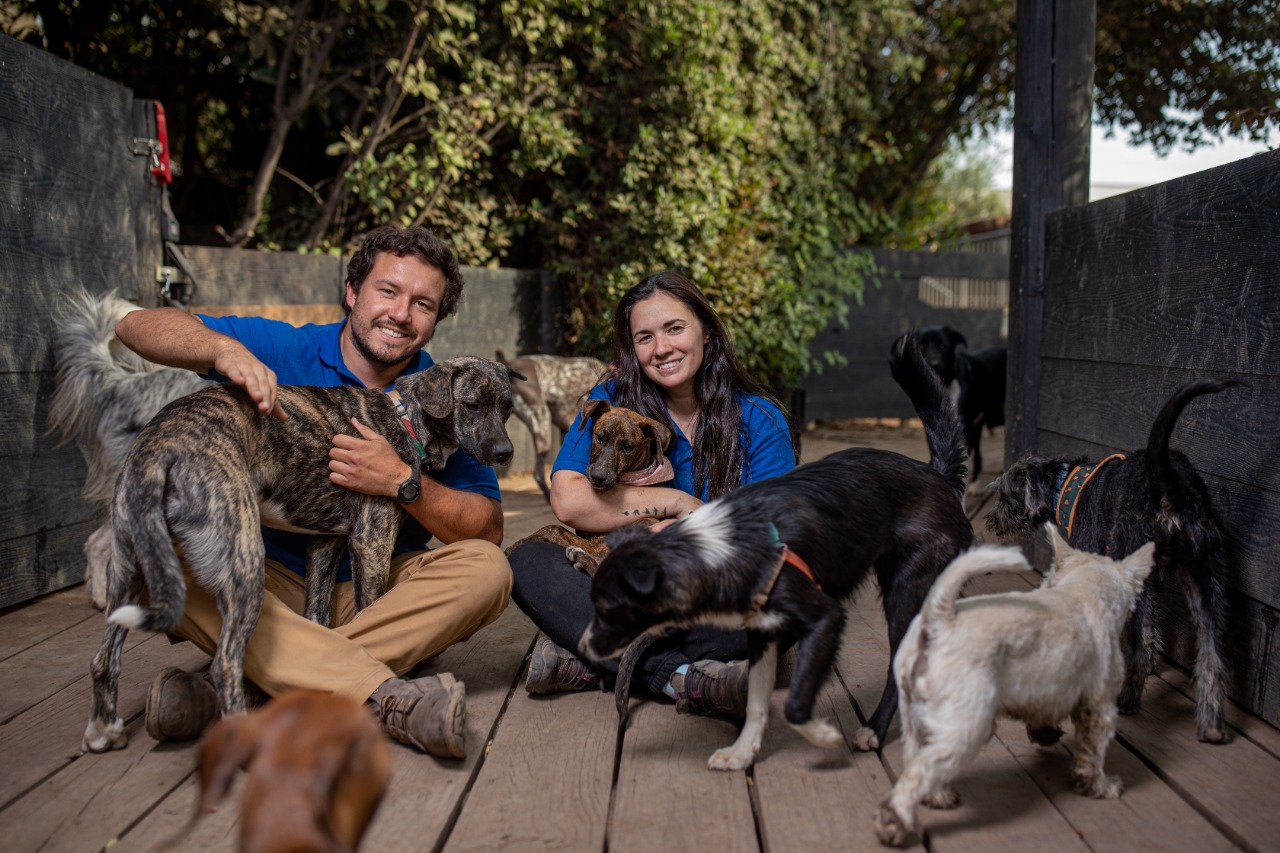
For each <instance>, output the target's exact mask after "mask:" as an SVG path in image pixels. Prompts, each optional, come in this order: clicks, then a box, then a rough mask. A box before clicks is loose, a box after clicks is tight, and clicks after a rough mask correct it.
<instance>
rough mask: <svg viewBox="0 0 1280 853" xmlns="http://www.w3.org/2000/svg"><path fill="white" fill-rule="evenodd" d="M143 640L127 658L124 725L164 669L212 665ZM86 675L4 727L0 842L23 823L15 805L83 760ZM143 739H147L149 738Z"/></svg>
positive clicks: (198, 655) (179, 648)
mask: <svg viewBox="0 0 1280 853" xmlns="http://www.w3.org/2000/svg"><path fill="white" fill-rule="evenodd" d="M143 636H144V637H145V639H143V640H142V641H141V642H139V643H138V644H137V645H135V646H134V647H133V648H131V649H129V651H128V653H126V654H125V656H124V665H123V667H122V669H121V673H120V694H119V695H120V698H119V704H118V712H119V714H120V716H121V717H122V718H124V719H125V720H126V721H130V720H133V719H134V718H135V717H139V715H141V713H142V709H143V706H144V705H145V703H146V695H147V688H148V687H150V686H151V682H152V681H153V680H154V679H155V676H156V673H157V672H159V670H160V669H161V668H163V667H165V666H179V667H183V668H185V669H195V668H197V667H199V666H202V665H204V664H205V663H206V662H207V661H208V656H207V655H205V654H204V653H203V652H201V651H200V650H199V649H197V648H196V647H195V646H193V645H191V644H190V643H182V644H179V645H176V646H175V645H172V644H170V643H169V641H168V640H167V639H166V638H164V637H161V636H149V637H147V636H145V635H143ZM86 651H87V656H86V657H83V658H78V659H77V660H76V661H74V662H69V663H68V665H69V666H73V667H75V668H79V667H81V666H82V665H85V664H87V662H88V660H89V658H90V657H91V656H92V654H93V649H88V650H86ZM82 661H83V662H84V663H82ZM82 672H83V673H84V674H83V675H81V676H80V677H79V678H78V679H77V680H76V681H75V682H74V683H73V684H72V685H71V686H69V687H67V688H65V689H63V690H60V691H58V692H57V693H55V694H54V695H53V696H50V697H49V698H48V699H45V700H44V701H43V702H41V703H39V704H38V705H35V706H33V707H32V708H30V709H29V710H27V711H25V712H23V713H21V714H19V715H18V716H17V717H14V718H13V719H12V720H9V721H8V722H7V723H6V724H5V725H3V726H0V755H3V756H5V757H6V761H5V772H4V773H3V774H0V808H3V811H0V837H3V836H4V834H5V830H4V826H5V825H7V824H10V822H15V823H16V822H19V821H21V820H22V819H23V818H22V815H21V814H20V813H18V814H15V813H14V809H12V808H10V807H9V804H11V801H12V800H14V799H15V798H17V797H21V796H24V795H25V794H26V793H28V792H29V791H30V790H31V789H32V788H33V787H34V786H36V785H38V784H41V783H42V780H45V779H46V778H49V777H51V776H53V775H55V774H57V773H58V772H60V771H61V770H63V769H64V768H66V767H67V766H68V765H70V764H74V763H76V762H77V761H79V760H80V759H81V758H83V757H84V756H81V755H80V741H81V738H82V736H83V735H84V727H85V724H86V723H88V722H89V711H90V707H91V699H90V696H91V689H92V688H91V682H90V679H89V673H88V670H87V667H86V668H85V669H84V670H82ZM141 739H142V740H144V741H145V740H147V738H146V737H145V736H144V737H142V738H141ZM124 751H125V752H128V749H127V748H126V750H124ZM66 795H67V796H69V797H70V796H80V797H81V798H82V801H85V802H87V801H88V800H89V799H91V798H92V797H93V796H95V795H96V791H82V792H80V793H79V794H76V795H73V794H71V793H70V792H69V791H68V792H67V793H66ZM117 828H122V827H117Z"/></svg>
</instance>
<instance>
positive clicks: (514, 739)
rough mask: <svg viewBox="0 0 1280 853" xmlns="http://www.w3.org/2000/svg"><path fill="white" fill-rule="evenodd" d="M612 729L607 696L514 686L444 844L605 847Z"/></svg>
mask: <svg viewBox="0 0 1280 853" xmlns="http://www.w3.org/2000/svg"><path fill="white" fill-rule="evenodd" d="M521 673H522V674H523V670H522V671H521ZM570 719H571V720H572V721H573V722H572V726H568V725H567V724H566V721H567V720H570ZM617 731H618V714H617V710H616V709H615V707H614V702H613V694H612V693H604V692H599V691H591V692H586V693H571V694H560V695H556V696H529V695H528V694H527V693H525V691H524V686H523V684H522V683H521V684H520V685H518V686H517V687H516V689H515V691H514V694H513V696H512V697H511V702H510V705H509V706H508V707H507V709H506V712H505V713H504V715H503V719H502V725H501V727H500V728H499V729H498V731H497V733H496V735H495V737H494V739H493V743H492V745H491V746H490V748H489V752H488V754H487V756H486V758H485V763H484V766H483V767H482V768H480V773H479V775H478V776H477V778H476V782H475V785H474V786H473V787H472V789H471V792H470V794H469V795H468V797H467V801H466V805H465V807H464V808H463V810H462V814H461V815H460V817H459V819H458V823H457V825H456V826H455V827H454V829H453V832H452V833H450V835H449V841H448V844H447V845H446V847H445V849H446V850H449V851H463V850H500V849H517V850H529V851H533V850H555V851H560V850H563V851H575V850H581V851H598V850H603V849H605V829H606V827H607V825H608V814H609V799H610V794H611V790H612V785H613V767H614V754H615V752H616V748H617ZM546 804H554V807H552V808H548V807H546ZM566 810H567V811H569V812H570V813H571V814H572V816H573V817H572V819H571V820H566V819H565V812H566Z"/></svg>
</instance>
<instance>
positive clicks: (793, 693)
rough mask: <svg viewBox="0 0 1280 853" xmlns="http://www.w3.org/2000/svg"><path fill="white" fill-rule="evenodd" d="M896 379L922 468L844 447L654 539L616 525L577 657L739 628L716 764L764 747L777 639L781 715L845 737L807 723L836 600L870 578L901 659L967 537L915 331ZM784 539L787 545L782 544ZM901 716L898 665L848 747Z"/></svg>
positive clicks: (960, 488)
mask: <svg viewBox="0 0 1280 853" xmlns="http://www.w3.org/2000/svg"><path fill="white" fill-rule="evenodd" d="M889 364H890V368H891V370H892V373H893V377H894V379H895V380H896V381H897V382H898V384H899V385H900V386H901V387H902V388H903V390H904V391H906V392H907V395H908V396H909V397H910V398H911V402H912V404H913V405H914V406H915V409H916V412H917V413H918V414H919V415H920V418H921V420H922V421H923V422H924V427H925V432H926V435H927V438H928V442H929V451H930V454H931V456H930V461H929V463H928V464H926V463H923V462H918V461H916V460H914V459H910V458H908V457H906V456H902V455H901V454H897V453H892V452H889V451H884V450H873V449H868V448H853V449H849V450H844V451H841V452H838V453H833V454H832V455H830V456H828V457H826V458H825V459H822V460H820V461H818V462H811V463H809V464H807V465H803V466H801V467H799V468H796V469H795V470H793V471H791V472H790V473H788V474H785V475H783V476H781V477H775V478H772V479H769V480H762V481H759V482H756V483H752V484H750V485H747V486H743V487H742V488H740V489H738V490H737V491H734V492H730V493H729V494H728V495H725V496H724V497H722V498H720V499H719V500H716V501H712V502H711V503H708V504H706V505H704V506H702V507H699V508H698V509H697V510H696V511H695V512H693V513H691V514H690V515H689V516H687V517H686V518H684V519H682V520H680V521H678V522H676V523H675V524H673V525H671V526H670V527H667V528H665V529H664V530H662V531H660V532H658V533H650V532H649V531H648V530H647V529H644V528H639V529H637V528H622V529H620V530H618V531H615V532H614V533H612V534H610V536H609V538H608V542H609V546H610V548H611V551H610V553H609V555H608V556H607V557H605V559H604V561H603V562H602V563H601V564H600V567H599V569H598V570H597V572H596V576H595V578H594V580H593V581H592V584H591V598H592V601H593V603H594V606H595V615H594V618H593V619H592V621H591V624H590V625H589V626H588V628H587V630H586V632H585V633H584V634H583V636H582V641H581V643H580V644H579V649H580V650H581V651H582V653H583V654H584V655H585V656H587V657H588V658H591V659H593V660H601V659H606V658H612V657H616V656H617V655H619V654H621V653H622V651H623V650H624V649H625V648H626V647H627V646H628V644H630V643H631V641H632V640H634V639H636V638H637V637H639V636H642V635H645V634H653V633H657V632H660V631H663V630H665V629H667V628H668V627H688V626H691V625H697V624H704V625H718V626H722V627H725V628H745V629H746V631H747V641H748V647H749V649H750V663H751V669H750V675H749V678H748V688H747V692H748V701H747V721H746V725H745V726H744V728H743V729H742V733H741V735H740V736H739V737H738V740H737V742H735V743H734V744H733V746H730V747H727V748H725V749H721V750H718V751H716V752H715V754H713V755H712V756H711V759H710V761H709V762H708V766H709V767H710V768H712V769H715V770H740V769H742V768H744V767H747V766H748V765H750V764H751V763H752V761H754V759H755V756H756V753H757V752H759V749H760V741H761V737H762V735H763V732H764V726H765V721H766V717H767V715H768V708H769V693H770V691H771V690H772V688H773V683H774V678H775V674H776V664H777V650H778V643H779V641H780V640H783V639H792V638H794V639H795V640H796V641H797V642H796V662H795V670H794V673H793V675H792V679H791V689H790V692H789V694H788V696H787V703H786V718H787V722H788V723H790V724H791V725H792V726H793V727H794V728H795V729H796V730H797V731H799V732H800V733H801V734H802V735H803V736H804V737H805V738H806V739H808V740H809V742H810V743H813V744H815V745H818V746H823V747H834V746H838V745H840V744H841V743H843V740H842V738H841V735H840V733H839V731H838V730H837V729H836V728H835V727H834V726H833V725H831V723H829V722H828V721H826V720H822V719H814V718H813V704H814V699H815V696H816V695H817V692H818V689H819V688H820V687H821V686H822V683H823V681H824V680H825V679H826V677H827V675H828V674H829V673H830V671H831V667H832V664H833V662H834V661H835V656H836V652H837V651H838V649H839V647H840V637H841V632H842V630H843V628H844V622H845V611H844V607H843V605H842V601H843V600H844V599H846V598H848V597H849V596H850V595H851V594H852V593H853V592H854V591H855V590H856V589H857V588H858V587H859V586H860V585H861V584H862V583H863V582H864V581H866V580H867V578H869V577H871V576H872V575H874V576H875V578H876V580H877V581H878V582H879V585H880V591H881V595H882V598H883V601H884V611H885V618H886V620H887V621H888V626H889V646H890V650H891V652H892V651H896V650H897V648H898V644H899V642H900V641H901V640H902V637H903V635H904V634H905V633H906V630H907V626H908V625H910V623H911V620H912V618H913V617H914V616H915V615H916V613H917V612H918V611H919V610H920V605H921V603H922V602H923V601H924V598H925V595H926V593H928V591H929V588H930V586H931V585H932V584H933V581H934V579H935V578H937V576H938V575H939V574H940V573H941V572H942V570H943V569H944V568H946V566H947V564H948V563H949V562H951V560H952V559H953V558H954V557H955V556H956V555H957V554H959V553H960V552H962V551H963V550H965V549H966V548H968V547H969V545H970V544H971V543H972V541H973V529H972V527H971V526H970V524H969V519H968V518H967V517H966V516H965V513H964V509H963V507H962V505H961V499H962V498H963V496H964V489H965V465H964V462H965V447H964V431H963V429H962V427H961V424H960V420H959V418H957V417H956V414H955V410H954V409H953V408H952V406H951V401H950V400H949V399H948V398H947V395H946V392H945V391H944V390H943V387H942V384H941V383H940V382H939V381H938V378H937V376H936V375H935V374H934V373H933V371H931V370H930V369H929V366H928V365H927V364H926V363H925V361H924V358H923V357H922V355H921V354H920V350H919V348H918V347H917V346H916V343H915V340H914V338H913V337H912V336H911V334H910V333H908V334H906V335H903V336H902V337H900V338H899V339H898V340H897V341H895V342H894V344H893V348H892V351H891V354H890V358H889ZM783 543H785V544H783ZM897 707H898V693H897V688H896V687H895V685H894V681H893V675H892V671H891V669H890V673H889V675H888V678H887V680H886V684H885V689H884V693H883V695H882V696H881V698H880V703H879V705H878V706H877V707H876V710H875V713H873V714H872V716H871V719H870V720H869V721H868V724H867V726H866V727H864V728H862V729H859V731H858V733H857V735H856V736H855V745H856V746H857V747H858V748H859V749H875V748H876V747H877V746H879V745H880V744H881V743H883V742H884V739H885V732H886V730H887V729H888V728H889V723H890V721H891V720H892V718H893V715H894V713H895V711H896V710H897Z"/></svg>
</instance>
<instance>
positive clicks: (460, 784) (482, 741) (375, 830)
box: [365, 606, 537, 853]
mask: <svg viewBox="0 0 1280 853" xmlns="http://www.w3.org/2000/svg"><path fill="white" fill-rule="evenodd" d="M536 633H537V629H535V628H534V626H533V623H531V622H530V621H529V619H528V617H526V616H525V615H524V614H523V613H521V612H520V611H519V609H518V608H516V607H514V606H512V607H508V608H507V610H506V611H505V612H504V613H503V614H502V616H501V617H500V618H499V619H498V620H497V621H496V622H494V623H493V624H491V625H489V626H487V627H486V628H484V629H483V630H481V631H479V632H477V633H476V635H475V636H473V637H472V638H471V639H469V640H467V641H465V642H462V643H459V644H457V645H455V646H453V647H452V648H450V649H448V650H447V651H445V652H444V653H442V654H441V655H439V656H438V657H436V658H434V659H433V660H432V661H430V663H429V665H428V667H426V668H425V669H424V670H423V674H430V673H435V672H452V673H453V674H454V675H455V676H456V677H458V678H459V679H461V680H462V681H463V682H464V683H465V684H466V686H467V757H466V759H465V760H463V761H453V760H442V759H436V758H433V757H431V756H429V755H423V754H421V753H417V752H414V751H412V750H410V749H409V748H407V747H400V746H397V747H396V768H395V775H394V777H393V778H392V787H391V790H390V792H389V793H388V795H387V798H386V800H385V801H384V802H383V804H382V808H381V809H380V810H379V812H378V817H377V818H376V820H375V823H374V824H373V826H372V827H370V830H369V834H368V836H367V837H366V840H365V843H366V844H367V845H368V849H370V850H387V851H396V850H403V851H414V853H416V851H421V850H422V849H423V846H424V845H423V839H424V838H426V839H432V838H441V839H443V838H445V837H446V835H447V833H448V832H449V830H450V827H451V826H452V824H453V822H454V821H455V820H456V819H457V815H458V813H459V810H460V809H461V808H462V805H463V801H464V798H466V797H467V796H468V794H469V792H470V790H471V788H472V786H473V785H474V783H475V779H476V776H477V774H478V772H479V770H480V769H481V768H482V767H483V764H484V763H486V762H487V760H488V751H489V747H490V739H491V738H492V736H493V732H494V729H495V726H496V725H497V723H498V720H499V719H500V717H501V715H502V714H503V711H504V708H505V706H506V705H507V703H508V702H509V700H510V697H511V692H512V690H513V688H514V686H515V681H516V675H517V673H518V672H519V671H520V668H521V665H522V663H523V660H524V658H525V655H526V654H528V650H529V647H530V646H531V645H532V643H533V638H534V636H535V634H536Z"/></svg>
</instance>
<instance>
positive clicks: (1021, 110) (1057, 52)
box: [1004, 0, 1097, 466]
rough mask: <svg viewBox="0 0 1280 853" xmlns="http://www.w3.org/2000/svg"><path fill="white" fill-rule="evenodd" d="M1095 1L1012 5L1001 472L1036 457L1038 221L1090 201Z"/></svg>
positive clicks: (1041, 245) (1041, 249)
mask: <svg viewBox="0 0 1280 853" xmlns="http://www.w3.org/2000/svg"><path fill="white" fill-rule="evenodd" d="M1096 13H1097V10H1096V5H1095V0H1018V11H1017V15H1018V20H1017V33H1018V56H1017V66H1016V71H1015V87H1016V88H1015V97H1014V117H1013V205H1012V208H1013V209H1012V214H1013V215H1012V224H1011V228H1012V239H1011V244H1010V258H1009V374H1008V378H1009V395H1008V400H1007V401H1006V418H1005V422H1006V426H1005V445H1004V446H1005V464H1006V466H1007V465H1009V464H1011V463H1012V462H1013V461H1014V460H1016V459H1018V458H1020V457H1022V456H1024V455H1025V454H1027V453H1029V452H1032V451H1034V450H1035V449H1036V444H1037V441H1036V424H1037V421H1038V414H1039V409H1040V400H1039V394H1040V344H1041V337H1042V334H1041V327H1042V323H1043V318H1042V310H1043V307H1044V272H1045V269H1044V263H1045V219H1046V218H1047V217H1048V215H1049V214H1050V213H1052V212H1053V211H1055V210H1057V209H1058V208H1061V207H1069V206H1072V205H1077V204H1086V203H1087V202H1088V201H1089V130H1090V127H1091V126H1092V121H1093V58H1094V43H1095V37H1096V34H1095V25H1096V17H1097V14H1096Z"/></svg>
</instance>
